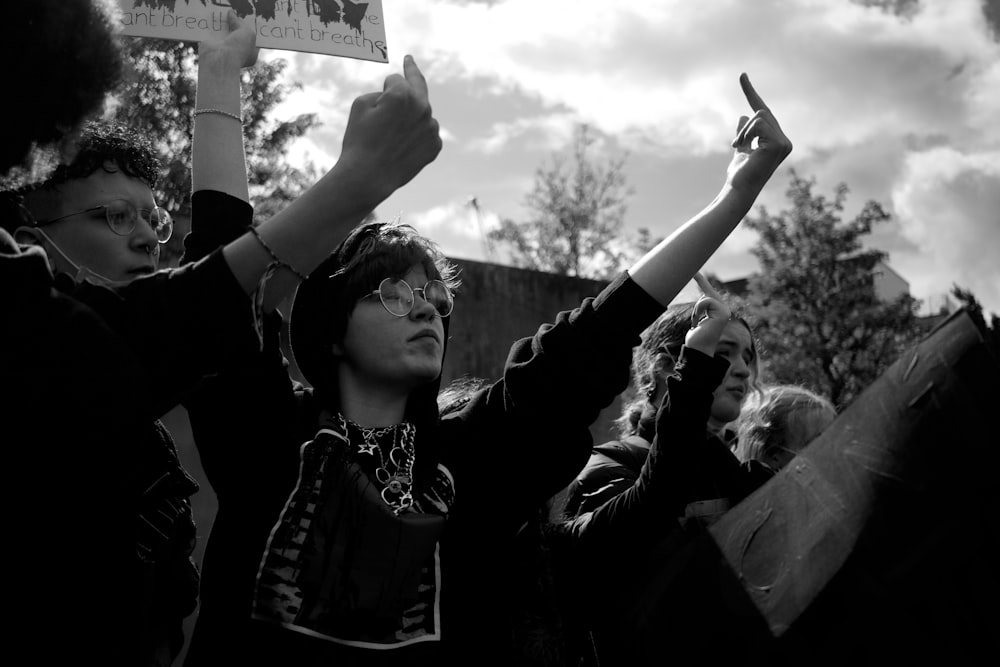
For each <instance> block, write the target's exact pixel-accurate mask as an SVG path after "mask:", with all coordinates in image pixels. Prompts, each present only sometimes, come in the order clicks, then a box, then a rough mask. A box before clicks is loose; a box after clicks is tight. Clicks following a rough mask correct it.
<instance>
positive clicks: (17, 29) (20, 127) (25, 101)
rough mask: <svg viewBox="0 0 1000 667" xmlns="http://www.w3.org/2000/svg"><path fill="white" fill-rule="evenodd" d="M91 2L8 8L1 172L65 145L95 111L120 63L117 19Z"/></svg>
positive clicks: (35, 2)
mask: <svg viewBox="0 0 1000 667" xmlns="http://www.w3.org/2000/svg"><path fill="white" fill-rule="evenodd" d="M105 4H106V3H99V2H93V1H92V0H31V1H30V2H10V3H5V6H4V19H5V22H6V24H7V25H8V26H9V27H10V30H8V31H7V32H6V34H5V35H4V39H3V41H2V44H0V60H2V61H3V62H5V63H7V72H6V74H5V77H6V81H5V88H6V89H7V91H8V92H9V93H10V94H11V95H14V96H18V97H17V103H11V104H7V105H5V107H6V108H5V116H6V117H5V119H4V127H5V128H6V130H5V132H4V137H3V140H2V141H0V172H3V173H6V172H7V170H8V169H10V168H11V167H14V166H16V165H19V164H21V163H22V162H23V161H24V159H25V157H26V156H27V155H28V152H29V151H30V149H31V147H32V145H34V144H49V143H53V142H56V141H59V140H60V139H62V138H63V137H64V136H65V135H66V134H67V133H69V132H71V131H72V130H73V129H74V128H76V126H77V125H78V124H79V123H80V121H81V120H82V119H83V118H85V117H86V116H87V115H88V114H90V113H92V112H94V111H95V110H97V109H98V108H99V107H100V106H101V104H102V103H103V101H104V96H105V93H106V92H107V91H109V90H111V89H112V88H114V86H115V84H116V83H117V82H118V80H119V77H120V76H121V71H122V65H121V55H120V52H119V48H118V44H117V42H116V41H115V38H114V32H113V29H112V22H111V18H110V16H109V14H108V12H107V11H106V9H105V7H104V5H105Z"/></svg>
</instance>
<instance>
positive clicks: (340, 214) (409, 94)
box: [223, 56, 441, 302]
mask: <svg viewBox="0 0 1000 667" xmlns="http://www.w3.org/2000/svg"><path fill="white" fill-rule="evenodd" d="M403 72H404V73H403V75H399V74H392V75H390V76H389V77H387V78H386V80H385V85H384V86H383V90H382V92H381V93H369V94H366V95H361V96H360V97H358V98H357V99H356V100H355V101H354V104H353V106H352V107H351V114H350V118H349V120H348V124H347V130H346V131H345V134H344V142H343V146H342V148H341V153H340V159H338V160H337V163H336V164H335V165H334V166H333V168H332V169H331V170H330V171H329V172H328V173H327V174H326V175H325V176H323V177H322V178H321V179H320V180H319V182H317V183H316V184H315V185H314V186H313V187H312V188H310V189H309V190H308V191H306V192H305V193H304V194H303V195H301V196H300V197H299V198H298V199H296V200H295V201H294V202H292V203H291V204H290V205H289V206H288V207H287V208H285V209H284V210H283V211H281V212H280V213H278V214H277V215H276V216H275V217H274V218H272V219H271V220H269V221H267V222H266V223H264V224H262V225H260V227H258V232H259V234H260V239H261V241H262V242H259V241H258V240H257V239H255V238H254V236H253V235H251V234H245V235H244V236H242V237H240V238H239V239H237V240H236V241H234V242H233V243H230V244H229V245H227V246H226V247H225V248H224V249H223V255H224V256H225V259H226V261H227V263H228V264H229V267H230V269H231V270H232V272H233V275H234V276H235V277H236V279H237V281H238V282H239V283H240V285H241V286H242V288H243V289H244V290H245V291H246V292H247V293H248V294H249V293H251V292H253V291H254V290H255V289H256V287H257V284H258V282H259V280H260V278H261V277H262V275H263V274H264V271H265V270H266V269H267V267H268V266H269V265H270V264H271V263H272V262H273V261H274V259H275V257H276V258H278V259H279V260H280V261H281V262H282V263H283V264H285V265H286V266H287V267H290V268H288V269H283V270H282V273H283V274H284V276H285V277H286V278H287V277H292V278H294V276H295V274H296V273H297V274H301V275H307V274H309V273H310V272H311V271H312V270H313V269H314V268H316V267H317V266H318V265H319V264H320V262H322V261H323V260H324V259H326V257H327V256H328V255H329V254H330V252H331V251H332V250H333V249H334V248H335V247H336V246H337V244H338V243H339V242H340V241H341V240H342V239H343V238H344V237H345V236H346V235H347V233H348V232H349V231H350V230H351V229H353V228H354V227H355V226H356V225H357V224H358V223H359V222H361V220H362V219H363V218H364V217H365V215H367V214H368V213H369V212H370V211H372V210H374V209H375V207H376V206H378V204H380V203H381V202H382V201H384V200H385V199H386V198H387V197H388V196H389V195H391V194H392V193H393V192H395V191H396V190H397V189H398V188H400V187H402V186H403V185H405V184H406V183H408V182H409V181H410V180H411V179H412V178H413V177H414V176H416V175H417V174H418V173H419V172H420V170H421V169H423V168H424V167H425V166H426V165H427V164H429V163H430V162H432V161H433V160H434V158H436V157H437V155H438V153H439V152H440V151H441V137H440V135H439V127H438V122H437V120H435V119H434V117H433V116H432V115H431V106H430V102H429V100H428V95H427V83H426V81H425V80H424V76H423V74H421V72H420V69H419V68H418V67H417V64H416V63H415V62H414V60H413V58H411V57H410V56H406V58H405V59H404V62H403ZM293 270H294V271H293ZM272 282H273V281H272ZM294 286H295V281H294V280H287V281H285V282H282V284H281V289H280V290H276V292H275V293H274V294H273V298H274V299H275V300H280V298H282V297H283V296H284V294H282V292H286V293H287V292H290V291H291V290H292V289H293V288H294ZM275 302H276V301H275Z"/></svg>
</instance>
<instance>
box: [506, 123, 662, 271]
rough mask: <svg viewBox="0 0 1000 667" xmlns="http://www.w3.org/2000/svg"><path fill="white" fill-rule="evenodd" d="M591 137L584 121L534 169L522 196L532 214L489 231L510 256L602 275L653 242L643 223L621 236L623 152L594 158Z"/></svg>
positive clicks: (625, 191) (544, 267)
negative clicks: (632, 234)
mask: <svg viewBox="0 0 1000 667" xmlns="http://www.w3.org/2000/svg"><path fill="white" fill-rule="evenodd" d="M593 144H594V137H593V136H592V134H591V130H590V128H589V127H588V126H587V125H579V126H577V128H576V130H575V132H574V137H573V145H572V148H571V149H570V153H571V159H572V164H571V165H569V166H567V164H566V157H565V156H561V155H553V156H552V164H551V166H549V167H548V168H539V169H538V170H537V171H536V172H535V185H534V189H533V190H532V191H531V193H530V194H528V196H527V197H526V200H525V202H526V204H527V206H528V208H530V209H531V210H532V211H533V216H532V218H531V219H530V220H527V221H525V222H515V221H513V220H510V219H504V220H502V221H501V223H500V227H499V228H498V229H495V230H493V231H491V232H489V234H488V237H489V239H490V240H491V241H496V242H500V243H504V244H507V245H508V246H509V247H510V248H511V249H512V251H513V253H514V255H513V262H514V264H515V265H516V266H521V267H525V268H530V269H536V270H539V271H548V272H551V273H559V274H564V275H570V276H581V277H588V278H606V277H607V276H608V275H610V274H611V273H613V272H614V271H616V270H617V269H618V268H619V267H620V266H621V264H622V263H623V262H624V261H625V260H627V259H629V258H630V257H631V256H634V255H637V254H641V252H643V251H645V250H646V249H648V248H650V247H652V246H653V245H655V244H656V242H657V241H656V240H655V239H652V238H651V237H650V234H649V231H648V230H646V229H641V230H639V232H638V236H637V237H636V238H635V239H633V240H625V241H623V240H622V239H621V230H622V226H623V223H624V217H625V211H626V204H625V200H626V198H627V197H628V196H629V195H631V194H632V190H631V188H629V187H628V186H627V185H626V182H625V175H624V173H623V168H624V166H625V159H626V158H625V156H618V157H613V158H610V159H609V160H608V161H607V162H605V163H598V162H597V161H596V160H595V159H594V158H593V157H592V155H591V152H590V150H591V147H592V146H593Z"/></svg>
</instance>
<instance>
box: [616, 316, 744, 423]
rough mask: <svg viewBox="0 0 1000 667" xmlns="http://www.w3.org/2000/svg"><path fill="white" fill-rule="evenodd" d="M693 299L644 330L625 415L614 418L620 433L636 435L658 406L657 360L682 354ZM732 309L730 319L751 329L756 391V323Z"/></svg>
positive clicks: (673, 359) (634, 358) (634, 356)
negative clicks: (655, 402)
mask: <svg viewBox="0 0 1000 667" xmlns="http://www.w3.org/2000/svg"><path fill="white" fill-rule="evenodd" d="M695 303H696V302H694V301H686V302H683V303H676V304H672V305H671V306H669V307H668V308H667V309H666V311H664V313H663V314H662V315H660V317H659V318H657V320H656V321H655V322H653V324H651V325H650V326H649V327H648V328H647V329H646V330H645V331H644V332H643V333H642V343H641V344H640V345H639V346H638V347H637V348H635V350H634V351H633V352H632V385H631V386H630V387H629V389H628V392H627V393H626V396H625V397H624V400H623V402H622V415H621V417H619V418H618V419H616V420H615V423H616V424H617V426H618V432H619V435H620V436H621V437H627V436H630V435H634V434H635V433H636V431H637V430H638V428H639V421H640V419H642V416H643V414H644V413H645V412H647V411H648V410H649V409H650V408H652V409H653V410H655V409H656V406H654V405H652V403H651V402H650V397H651V395H652V393H653V392H654V391H655V388H656V380H657V376H658V373H659V371H658V370H657V362H658V361H659V360H660V359H661V357H663V356H664V355H666V356H667V357H669V359H670V362H671V363H670V364H669V366H670V367H671V368H673V365H674V362H676V360H677V358H678V357H679V356H680V353H681V347H682V346H683V345H684V338H685V337H686V336H687V332H688V331H690V330H691V315H692V314H693V313H694V307H695ZM730 309H731V310H732V315H731V317H730V319H731V320H733V321H735V322H740V323H741V324H743V326H745V327H746V328H747V331H749V332H750V341H751V344H752V352H753V358H752V359H751V360H750V364H749V366H750V389H751V391H757V389H758V388H757V377H758V376H759V374H760V368H759V365H758V364H759V362H758V356H759V351H758V344H757V338H756V337H755V336H754V333H753V327H752V326H750V323H749V321H748V320H747V317H746V316H745V315H744V314H743V313H742V312H741V311H740V310H739V309H733V308H732V306H731V304H730Z"/></svg>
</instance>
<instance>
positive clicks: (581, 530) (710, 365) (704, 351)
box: [568, 274, 730, 560]
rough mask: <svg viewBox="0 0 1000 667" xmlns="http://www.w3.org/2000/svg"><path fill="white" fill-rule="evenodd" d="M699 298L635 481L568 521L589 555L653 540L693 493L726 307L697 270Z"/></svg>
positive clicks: (718, 375)
mask: <svg viewBox="0 0 1000 667" xmlns="http://www.w3.org/2000/svg"><path fill="white" fill-rule="evenodd" d="M695 280H696V282H697V283H698V286H699V287H700V288H701V290H702V292H703V296H702V297H701V298H700V299H699V300H698V303H697V304H696V305H695V310H694V312H693V313H692V317H693V319H694V320H695V323H694V326H693V327H692V328H691V330H690V331H688V334H687V336H686V338H685V342H684V347H683V348H682V350H681V356H680V361H679V363H678V364H677V374H676V376H671V377H668V378H667V386H668V391H667V395H666V397H665V398H664V400H663V403H662V405H661V406H660V409H659V411H658V412H657V416H656V436H655V437H654V438H653V442H652V444H651V445H650V448H649V454H648V455H647V457H646V462H645V463H644V464H643V466H642V472H641V473H640V475H639V478H638V479H636V481H635V483H634V484H632V485H631V486H630V487H629V488H628V489H627V490H625V491H624V492H623V493H621V494H619V495H617V496H615V497H614V498H612V499H611V500H609V501H607V502H606V503H604V504H603V505H601V506H600V507H598V508H597V509H595V510H593V511H592V512H589V513H584V514H581V515H580V516H579V517H577V518H575V519H573V520H572V521H571V522H570V523H569V524H568V529H569V530H571V531H572V532H574V533H576V534H577V537H578V538H579V539H580V540H581V546H582V547H583V549H584V553H585V554H586V556H587V557H588V558H596V559H598V560H600V559H601V558H603V557H605V556H606V555H607V554H609V553H613V552H614V551H615V549H616V548H617V547H619V546H621V545H622V544H623V543H624V542H628V543H633V544H634V543H637V542H645V541H655V540H657V539H659V538H661V537H663V536H665V535H666V534H667V533H668V532H669V531H670V530H672V529H674V528H677V527H679V524H678V523H677V521H676V519H677V517H679V516H681V514H682V513H683V510H684V507H685V506H686V505H687V504H688V503H689V502H691V501H692V500H696V498H693V497H691V491H690V489H689V478H690V477H691V475H692V473H693V472H694V471H695V470H696V469H697V468H698V466H699V465H700V464H701V463H703V460H702V457H701V456H700V452H701V450H703V449H704V447H705V441H706V426H707V424H708V419H709V414H710V412H711V408H712V401H713V392H714V391H715V388H716V387H717V386H718V385H719V382H720V381H722V378H723V377H724V376H725V373H726V370H727V368H728V367H729V363H728V362H727V361H726V360H725V359H721V358H714V355H715V352H716V347H717V346H718V344H719V339H720V337H721V336H722V332H723V330H724V329H725V328H726V324H727V323H728V322H729V316H730V311H729V308H728V307H727V306H726V305H725V303H724V302H723V301H722V299H721V298H720V297H719V295H718V293H716V292H715V290H714V289H712V287H711V285H710V284H709V283H708V281H707V280H705V278H704V277H703V276H702V275H701V274H696V276H695Z"/></svg>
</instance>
